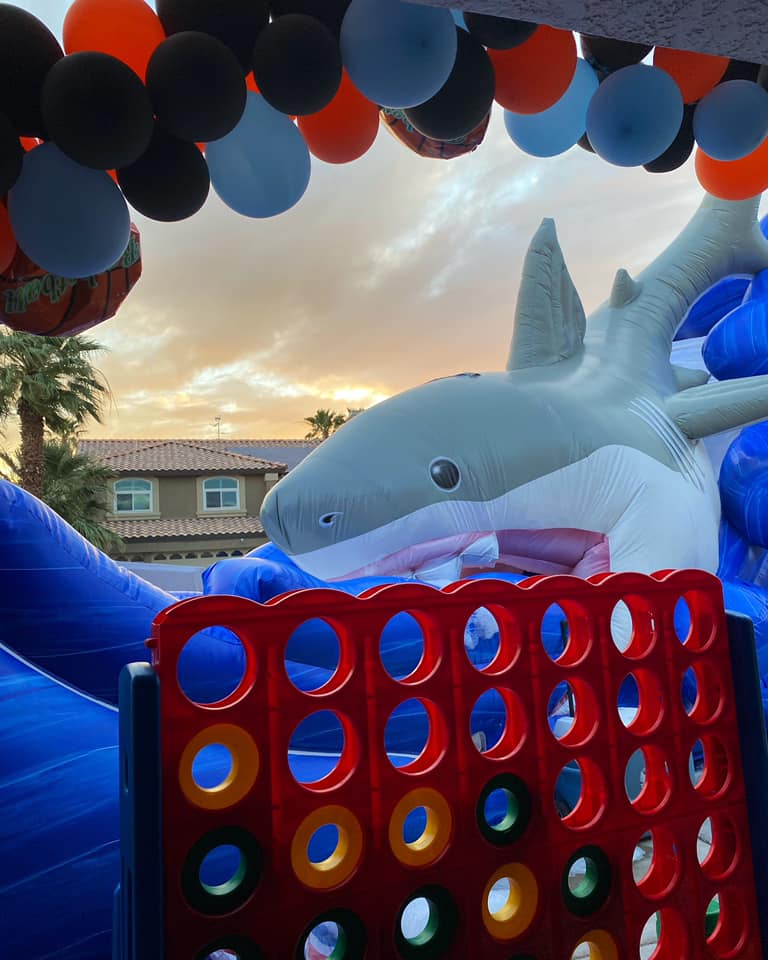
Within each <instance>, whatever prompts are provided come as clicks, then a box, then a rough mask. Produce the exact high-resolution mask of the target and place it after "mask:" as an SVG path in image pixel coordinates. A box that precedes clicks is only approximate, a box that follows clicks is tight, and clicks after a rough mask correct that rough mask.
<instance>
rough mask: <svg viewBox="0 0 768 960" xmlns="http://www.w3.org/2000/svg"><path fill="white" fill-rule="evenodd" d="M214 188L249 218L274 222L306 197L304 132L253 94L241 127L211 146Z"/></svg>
mask: <svg viewBox="0 0 768 960" xmlns="http://www.w3.org/2000/svg"><path fill="white" fill-rule="evenodd" d="M205 158H206V160H207V161H208V169H209V170H210V173H211V185H212V186H213V189H214V190H215V191H216V193H217V194H218V195H219V196H220V197H221V199H222V200H223V201H224V203H226V205H227V206H228V207H230V208H231V209H232V210H234V211H235V212H236V213H241V214H242V215H243V216H244V217H274V216H277V214H279V213H284V212H285V211H286V210H289V209H290V208H291V207H292V206H294V204H296V203H298V202H299V200H301V198H302V197H303V196H304V191H305V190H306V189H307V185H308V184H309V175H310V170H311V161H310V158H309V149H308V148H307V144H306V142H305V140H304V137H302V135H301V132H300V131H299V129H298V128H297V127H296V125H295V124H294V123H293V121H292V120H291V119H290V117H287V116H286V115H285V114H284V113H280V112H279V111H277V110H275V109H274V107H271V106H270V105H269V104H268V103H267V101H266V100H265V99H264V97H262V96H261V94H259V93H254V92H253V91H249V92H248V99H247V101H246V105H245V112H244V113H243V115H242V117H241V118H240V122H239V123H238V125H237V126H236V127H235V129H234V130H232V131H231V132H230V133H228V134H227V135H226V136H225V137H222V138H221V140H214V141H213V142H212V143H209V144H207V145H206V148H205Z"/></svg>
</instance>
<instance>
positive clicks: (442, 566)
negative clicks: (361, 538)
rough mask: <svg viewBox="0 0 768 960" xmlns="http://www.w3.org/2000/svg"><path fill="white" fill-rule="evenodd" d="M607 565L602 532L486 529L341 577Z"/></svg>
mask: <svg viewBox="0 0 768 960" xmlns="http://www.w3.org/2000/svg"><path fill="white" fill-rule="evenodd" d="M610 565H611V556H610V546H609V542H608V537H607V536H606V535H605V534H602V533H594V532H592V531H589V530H574V529H568V528H548V529H541V530H496V531H487V530H486V531H478V532H475V533H460V534H455V535H454V536H450V537H442V538H440V539H438V540H427V541H425V542H423V543H416V544H412V545H410V546H408V547H406V548H404V549H402V550H398V551H397V552H396V553H392V554H389V556H386V557H383V558H382V559H380V560H376V561H375V562H373V563H368V564H365V565H364V566H362V567H358V568H357V569H356V570H354V571H353V572H351V573H348V574H346V575H345V576H344V578H343V579H354V578H357V577H406V578H412V579H416V580H423V581H426V582H427V583H436V584H446V583H452V582H453V581H455V580H460V579H462V578H463V577H467V576H470V575H471V574H476V573H486V572H491V571H497V572H504V573H522V574H572V575H573V576H577V577H590V576H592V575H593V574H595V573H605V572H607V571H609V570H610ZM335 579H341V578H335Z"/></svg>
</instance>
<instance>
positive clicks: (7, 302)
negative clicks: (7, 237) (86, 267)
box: [0, 205, 141, 337]
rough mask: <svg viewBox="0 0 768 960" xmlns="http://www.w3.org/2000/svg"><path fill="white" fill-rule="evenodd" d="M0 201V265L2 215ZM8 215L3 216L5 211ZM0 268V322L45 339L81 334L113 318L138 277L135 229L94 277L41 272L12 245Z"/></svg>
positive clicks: (137, 246)
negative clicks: (106, 267) (107, 267)
mask: <svg viewBox="0 0 768 960" xmlns="http://www.w3.org/2000/svg"><path fill="white" fill-rule="evenodd" d="M4 213H5V207H3V206H2V205H0V264H1V263H2V259H3V254H2V237H3V227H2V216H3V214H4ZM6 216H7V215H6ZM14 249H15V250H16V254H15V256H13V255H12V258H11V261H10V263H9V264H6V265H5V268H3V269H2V270H0V323H5V324H7V326H9V327H11V329H12V330H19V331H22V332H23V333H36V334H38V335H40V336H45V337H65V336H72V335H74V334H76V333H82V332H83V331H84V330H88V329H89V328H90V327H95V326H96V324H98V323H102V321H104V320H109V318H110V317H113V316H114V315H115V314H116V313H117V311H118V309H119V308H120V305H121V304H122V302H123V300H125V298H126V297H127V296H128V294H129V292H130V291H131V289H132V287H133V286H134V284H135V283H136V282H137V281H138V279H139V277H140V276H141V247H140V240H139V231H138V230H137V229H136V227H135V226H134V225H133V224H131V238H130V241H129V243H128V247H127V249H126V251H125V253H124V254H123V256H122V257H121V259H120V260H119V261H118V263H116V264H115V266H114V267H112V268H111V269H110V270H107V271H106V272H104V273H100V274H97V275H96V276H94V277H85V278H84V279H83V280H67V279H65V278H64V277H56V276H54V275H53V274H51V273H46V272H45V271H44V270H43V269H42V268H41V267H39V266H37V264H36V263H33V262H32V261H31V260H30V259H29V258H28V257H26V256H25V255H24V254H23V253H22V251H21V250H19V249H17V248H16V244H15V241H14Z"/></svg>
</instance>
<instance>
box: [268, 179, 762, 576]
mask: <svg viewBox="0 0 768 960" xmlns="http://www.w3.org/2000/svg"><path fill="white" fill-rule="evenodd" d="M758 200H759V198H757V199H754V200H750V201H746V202H744V203H728V202H725V201H720V200H715V199H713V198H712V197H706V198H705V200H704V202H703V203H702V205H701V207H700V209H699V211H698V212H697V213H696V215H695V216H694V217H693V219H692V220H691V222H690V223H689V225H688V226H687V227H686V228H685V230H683V232H682V233H681V234H680V235H679V236H678V237H677V239H676V240H674V241H673V243H672V244H671V245H670V246H669V247H668V248H667V249H666V250H665V251H664V252H663V253H662V254H661V255H660V256H659V257H658V258H657V259H656V260H655V261H654V262H653V263H652V264H651V265H650V266H649V267H647V269H645V270H644V271H643V272H642V273H641V274H640V275H639V276H638V277H637V279H632V278H631V277H630V276H629V274H628V273H627V272H626V271H625V270H619V272H618V273H617V275H616V278H615V281H614V283H613V289H612V290H611V293H610V297H609V299H608V300H607V301H606V302H605V303H604V304H603V305H602V306H600V307H599V308H598V309H597V310H596V311H595V312H594V313H593V314H592V315H591V316H590V317H589V319H586V318H585V314H584V309H583V307H582V304H581V301H580V299H579V295H578V293H577V291H576V289H575V287H574V284H573V282H572V280H571V277H570V275H569V273H568V270H567V267H566V265H565V261H564V258H563V254H562V251H561V249H560V246H559V244H558V240H557V236H556V233H555V227H554V223H553V221H552V220H544V222H543V223H542V225H541V227H540V228H539V230H538V232H537V233H536V235H535V237H534V239H533V241H532V243H531V246H530V248H529V250H528V253H527V256H526V259H525V264H524V269H523V278H522V285H521V288H520V294H519V298H518V303H517V311H516V316H515V323H514V332H513V337H512V345H511V349H510V353H509V360H508V363H507V368H506V370H505V371H503V372H499V373H461V374H458V375H456V376H453V377H443V378H440V379H438V380H434V381H431V382H430V383H427V384H424V385H423V386H420V387H417V388H415V389H413V390H409V391H406V392H405V393H402V394H399V395H398V396H395V397H393V398H391V399H390V400H387V401H385V402H383V403H381V404H378V405H377V406H375V407H372V408H371V409H369V410H367V411H365V412H363V413H361V414H359V415H358V416H357V417H355V418H354V419H353V420H351V421H350V422H349V423H347V424H346V425H345V426H344V427H342V428H341V429H340V430H339V431H338V433H336V434H335V435H334V436H332V437H331V438H330V439H329V440H328V441H326V442H325V443H323V444H322V445H321V446H320V447H318V448H317V449H316V450H315V451H313V452H312V454H311V455H310V456H309V457H307V459H306V460H304V461H303V462H302V463H301V464H300V465H299V466H298V467H297V468H296V469H295V470H293V471H292V472H291V473H290V474H289V475H288V476H287V477H285V478H284V479H283V480H281V482H280V483H279V484H278V485H277V486H276V487H274V488H273V489H272V490H271V491H270V492H269V494H268V496H267V498H266V500H265V502H264V505H263V509H262V514H261V516H262V522H263V524H264V528H265V530H266V531H267V533H268V535H269V536H270V538H271V539H272V541H273V542H274V543H275V544H277V545H278V546H279V547H280V548H281V549H283V550H284V551H285V552H286V553H287V554H288V555H290V556H291V557H292V558H293V559H294V560H295V562H296V563H297V564H298V565H299V566H300V567H302V568H303V569H304V570H307V571H308V572H310V573H312V574H314V575H315V576H319V577H324V578H325V579H327V580H336V579H342V578H348V577H360V576H383V575H386V576H405V577H415V578H418V579H422V580H427V581H430V582H433V583H437V584H440V583H447V582H451V581H453V580H457V579H459V578H461V577H462V576H466V575H468V574H471V573H473V572H477V571H478V570H491V569H492V570H496V571H518V572H527V573H542V574H544V573H573V574H575V575H577V576H583V577H586V576H590V575H592V574H594V573H598V572H603V571H608V570H613V571H626V570H633V571H637V572H641V573H651V572H653V571H655V570H659V569H664V568H669V567H694V568H701V569H705V570H709V571H712V572H714V571H716V570H717V566H718V531H719V525H720V498H719V494H718V487H717V482H716V479H715V476H714V474H713V471H712V467H711V464H710V462H709V458H708V456H707V453H706V450H705V449H704V445H703V444H702V443H701V442H700V441H701V439H702V438H704V437H707V436H709V435H711V434H715V433H719V432H721V431H723V430H726V429H729V428H733V427H738V426H741V425H744V424H747V423H750V422H752V421H756V420H758V419H760V418H762V417H765V416H768V377H765V376H758V377H747V378H743V379H739V380H733V381H726V382H722V383H716V382H713V383H707V380H708V379H709V376H708V374H707V372H706V371H699V370H690V369H684V368H681V367H676V366H674V365H673V364H672V363H671V362H670V352H671V349H672V341H673V338H674V335H675V332H676V330H677V329H678V327H679V326H680V324H681V323H682V321H683V319H684V317H685V315H686V313H687V311H688V309H689V308H690V307H691V305H692V304H693V303H694V301H695V300H696V299H697V298H698V297H699V296H700V295H701V294H703V293H704V291H706V290H707V289H708V288H710V287H711V286H712V285H713V284H715V283H716V282H717V281H719V280H721V279H722V278H723V277H726V276H728V275H732V274H755V273H757V272H759V271H761V270H762V269H764V268H765V267H768V243H767V242H766V240H765V238H764V237H763V234H762V232H761V230H760V227H759V225H758V223H757V221H756V215H757V208H758Z"/></svg>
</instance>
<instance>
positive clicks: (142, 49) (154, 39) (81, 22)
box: [64, 0, 165, 80]
mask: <svg viewBox="0 0 768 960" xmlns="http://www.w3.org/2000/svg"><path fill="white" fill-rule="evenodd" d="M163 40H165V31H164V30H163V25H162V24H161V23H160V19H159V18H158V16H157V14H156V13H155V11H154V10H153V9H152V8H151V7H150V6H148V5H147V4H146V3H144V0H75V2H74V3H73V4H72V6H71V7H70V8H69V10H68V11H67V15H66V17H65V18H64V50H65V51H66V53H79V52H80V51H82V50H98V51H99V52H101V53H108V54H110V55H111V56H113V57H116V58H117V59H118V60H122V61H123V63H127V64H128V66H129V67H130V68H131V69H132V70H133V71H134V72H135V73H137V74H138V75H139V76H140V77H141V79H142V80H145V79H146V76H147V64H148V63H149V58H150V57H151V56H152V54H153V53H154V52H155V50H156V49H157V47H158V45H159V44H161V43H162V42H163Z"/></svg>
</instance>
